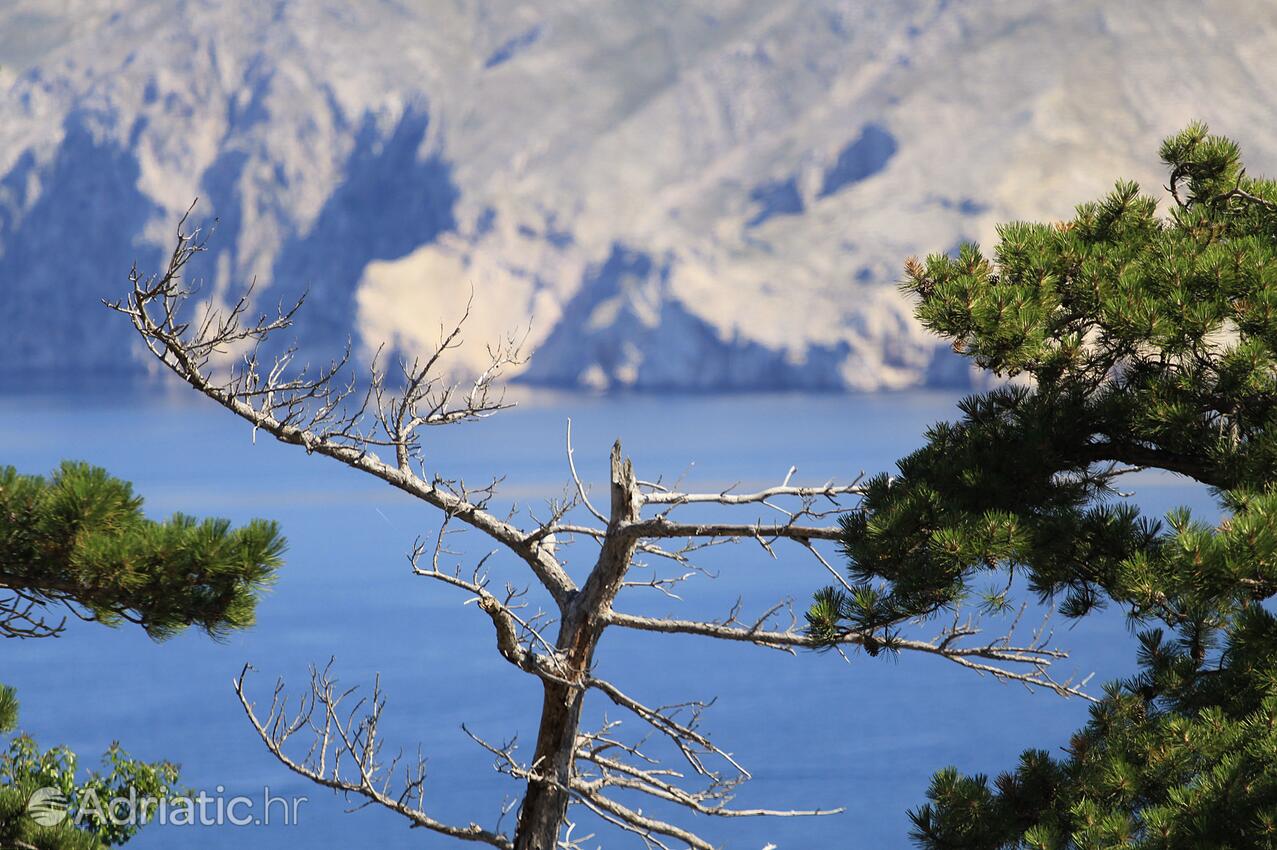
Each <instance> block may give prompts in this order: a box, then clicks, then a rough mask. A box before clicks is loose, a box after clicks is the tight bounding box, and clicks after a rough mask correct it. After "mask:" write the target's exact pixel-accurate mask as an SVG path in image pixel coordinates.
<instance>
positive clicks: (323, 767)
mask: <svg viewBox="0 0 1277 850" xmlns="http://www.w3.org/2000/svg"><path fill="white" fill-rule="evenodd" d="M330 667H331V662H330V663H329V667H325V668H324V669H323V670H322V671H319V670H315V669H314V668H312V669H311V683H310V690H309V691H308V692H307V693H306V694H304V695H303V696H302V697H301V699H300V700H299V701H298V703H297V708H296V709H295V710H294V711H293V712H292V713H291V714H290V713H288V710H287V706H286V704H285V703H286V699H285V696H284V691H283V682H282V681H280V682H279V683H277V684H276V686H275V692H274V694H273V695H272V697H271V704H270V710H269V712H268V713H267V715H266V716H265V717H264V718H263V717H260V716H259V715H258V714H257V711H256V709H255V707H254V705H253V703H252V702H250V701H249V698H248V696H247V694H246V693H245V691H244V682H245V679H246V677H247V675H248V672H249V671H250V670H251V669H252V668H251V667H250V666H248V665H245V666H244V669H243V670H242V671H241V672H240V675H239V677H238V678H236V679H235V682H234V684H235V693H236V695H237V696H238V697H239V701H240V704H241V705H242V706H243V707H244V712H245V713H246V714H247V715H248V719H249V722H250V723H252V724H253V728H254V729H256V730H257V734H258V736H259V737H260V738H261V739H262V742H263V743H264V744H265V745H266V748H267V749H268V750H270V752H271V754H272V755H274V756H275V758H276V759H278V760H279V761H280V763H282V764H283V765H284V766H285V767H287V768H288V769H289V770H291V771H293V772H294V773H296V774H298V775H300V776H304V777H306V778H307V779H309V780H310V781H312V782H315V783H317V784H319V785H323V786H324V787H327V788H332V789H333V790H334V791H338V792H340V793H342V794H344V795H346V796H347V797H348V798H349V797H352V796H353V797H359V798H363V800H364V801H365V802H364V805H369V804H376V805H378V806H381V807H383V808H386V809H389V810H390V811H392V812H395V813H397V814H400V815H402V816H404V817H406V818H407V819H408V820H409V821H411V822H412V824H413V826H418V827H424V828H425V829H429V830H431V831H433V832H438V833H441V834H443V835H448V836H451V837H453V838H460V839H464V840H466V841H476V842H480V843H483V844H490V845H492V846H493V847H500V848H503V850H511V848H513V847H514V843H513V841H511V839H509V838H508V837H506V836H505V835H504V834H501V833H497V832H493V831H490V830H487V829H484V828H483V827H481V826H479V825H478V824H477V823H470V824H468V825H466V826H454V825H451V824H446V823H443V822H442V821H438V820H435V819H434V818H432V817H430V816H429V815H428V814H426V812H425V811H424V810H423V804H424V800H425V781H426V765H425V760H424V759H422V758H421V757H420V756H418V758H417V760H416V763H415V764H414V765H412V766H409V767H406V768H405V769H404V779H403V787H402V789H401V790H399V791H398V792H397V793H396V792H395V791H394V790H392V788H393V785H394V783H395V776H396V774H397V768H398V766H399V762H400V758H399V756H395V757H394V758H392V759H390V760H389V761H383V759H382V757H381V749H382V745H381V741H380V739H379V738H378V737H377V734H378V723H379V721H380V719H381V713H382V710H383V709H384V707H385V699H384V698H383V697H382V695H381V690H380V685H379V684H378V685H376V686H374V689H373V694H372V699H371V701H365V700H362V699H359V700H356V701H355V703H354V705H353V706H351V707H349V708H348V709H347V708H344V707H343V703H344V702H347V701H348V700H349V699H350V698H351V697H353V695H354V693H355V691H354V689H353V688H352V689H348V690H344V691H343V690H339V689H338V687H337V683H336V681H335V680H334V679H333V678H332V677H331V675H330ZM303 730H306V731H307V732H308V733H309V734H310V736H311V737H312V741H311V742H310V744H309V748H308V749H307V750H306V752H305V754H304V755H302V756H301V757H300V758H294V757H293V756H291V755H289V754H288V753H287V752H286V749H285V748H286V747H287V745H288V743H289V741H290V739H292V738H293V736H294V735H296V734H297V733H298V732H301V731H303Z"/></svg>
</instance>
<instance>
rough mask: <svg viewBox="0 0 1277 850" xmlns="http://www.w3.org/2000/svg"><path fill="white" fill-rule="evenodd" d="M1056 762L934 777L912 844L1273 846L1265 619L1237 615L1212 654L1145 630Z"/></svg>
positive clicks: (1274, 738)
mask: <svg viewBox="0 0 1277 850" xmlns="http://www.w3.org/2000/svg"><path fill="white" fill-rule="evenodd" d="M1141 643H1142V647H1141V653H1140V655H1141V667H1142V672H1141V674H1140V675H1139V676H1136V677H1135V678H1133V679H1131V680H1129V681H1126V682H1122V683H1119V684H1116V685H1114V686H1111V687H1110V689H1109V691H1108V693H1107V695H1106V697H1105V699H1104V700H1103V701H1102V702H1100V703H1099V704H1097V705H1096V706H1095V707H1094V708H1092V710H1091V720H1090V722H1089V723H1088V724H1087V725H1086V727H1085V728H1084V729H1083V730H1082V731H1081V732H1079V733H1077V734H1076V735H1074V736H1073V739H1072V741H1071V742H1070V743H1069V746H1068V748H1067V750H1066V754H1065V758H1063V759H1061V760H1058V761H1057V760H1055V759H1052V758H1051V757H1050V756H1049V755H1048V754H1047V753H1045V752H1042V751H1038V750H1031V751H1029V752H1026V753H1025V754H1024V755H1023V756H1021V759H1020V764H1019V766H1018V767H1017V768H1016V770H1014V771H1012V772H1008V773H1005V774H1003V775H1001V776H999V777H998V778H997V780H996V781H995V782H994V783H993V785H992V787H990V785H989V782H988V779H987V777H984V776H971V777H966V776H961V775H959V774H958V772H957V771H956V770H955V769H953V768H949V769H947V770H944V771H941V772H940V773H938V774H936V777H935V779H934V780H933V781H932V783H931V788H930V790H929V791H928V792H927V796H928V798H929V799H930V801H931V802H930V803H928V804H926V805H924V806H922V807H921V808H919V809H918V810H916V811H914V812H911V813H910V817H911V818H912V820H913V823H914V830H913V837H914V840H915V842H916V843H917V844H918V845H919V846H921V847H927V848H942V847H943V848H953V850H958V848H961V850H1001V848H1007V850H1010V848H1034V850H1065V848H1078V850H1101V848H1118V847H1122V848H1136V849H1137V850H1180V848H1183V850H1189V848H1207V847H1210V848H1238V850H1240V848H1255V850H1259V848H1272V847H1277V619H1275V618H1274V617H1273V616H1272V615H1271V614H1269V613H1268V612H1267V611H1265V610H1263V609H1262V608H1260V607H1258V606H1249V607H1247V608H1246V609H1244V610H1243V611H1241V612H1240V613H1239V614H1238V616H1237V619H1236V622H1235V623H1234V626H1233V628H1232V630H1231V634H1230V637H1229V640H1228V644H1227V647H1226V648H1225V650H1224V652H1223V654H1222V656H1221V658H1220V659H1219V661H1218V662H1216V663H1213V664H1210V665H1206V664H1203V663H1202V662H1200V661H1198V660H1195V659H1194V657H1193V653H1192V652H1191V651H1190V650H1188V649H1186V648H1185V647H1183V646H1180V645H1176V644H1168V643H1166V642H1165V641H1164V639H1163V635H1162V634H1161V633H1160V632H1159V631H1156V630H1154V631H1151V632H1148V633H1146V634H1145V635H1143V636H1142V638H1141Z"/></svg>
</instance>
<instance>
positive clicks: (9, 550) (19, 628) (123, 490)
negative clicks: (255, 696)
mask: <svg viewBox="0 0 1277 850" xmlns="http://www.w3.org/2000/svg"><path fill="white" fill-rule="evenodd" d="M283 551H284V541H283V538H281V537H280V535H279V531H278V528H277V527H276V525H275V523H272V522H265V521H261V520H255V521H253V522H250V523H249V524H248V525H245V526H243V527H241V528H237V529H233V528H231V524H230V523H229V522H228V521H226V520H220V519H210V520H203V521H199V520H195V519H193V518H191V517H187V516H183V515H181V514H178V515H176V516H174V517H173V518H171V519H169V520H168V521H166V522H156V521H153V520H150V519H147V518H146V517H145V516H143V514H142V500H141V498H139V497H137V496H135V495H134V494H133V489H132V487H131V486H130V485H129V484H128V483H126V482H123V481H120V480H118V479H115V478H112V477H111V476H109V475H108V474H107V473H106V472H105V471H103V470H101V469H98V468H96V467H91V466H88V465H86V464H80V463H64V464H63V465H62V466H61V468H60V469H58V471H57V472H55V473H54V474H53V476H52V477H51V478H50V479H49V480H47V481H46V480H45V479H43V478H40V477H36V476H27V475H19V474H18V473H17V472H16V471H15V470H14V469H13V468H11V467H7V468H0V587H3V588H4V589H5V590H6V591H7V592H8V598H7V599H5V600H4V601H3V602H0V634H3V635H4V636H6V637H10V638H30V637H49V636H53V635H56V634H57V633H58V631H59V627H58V625H57V624H52V625H50V624H48V623H46V622H45V621H44V620H43V619H42V618H41V617H40V614H39V612H40V611H41V610H43V609H45V608H47V607H49V606H57V605H64V606H66V608H68V609H70V610H71V611H72V612H74V613H75V614H76V615H77V616H80V617H84V618H86V619H92V620H96V621H98V622H102V623H105V624H108V625H115V624H118V623H120V622H124V621H128V622H134V623H138V624H139V625H141V626H142V627H143V628H144V629H146V631H147V633H148V634H149V635H151V637H153V638H156V639H163V638H166V637H169V636H171V635H173V634H175V633H177V632H179V631H181V630H182V629H184V628H186V627H188V626H192V625H193V626H196V627H198V628H200V629H201V630H203V631H204V632H206V633H208V634H209V635H211V636H213V637H220V636H223V635H225V634H226V633H227V632H228V631H230V630H233V629H240V628H245V627H247V626H250V625H252V623H253V616H254V610H255V607H256V602H257V596H258V594H259V593H260V592H261V591H262V590H263V589H264V588H265V587H266V586H268V585H269V583H270V582H271V580H272V579H273V577H274V574H275V571H276V569H277V568H278V567H279V565H280V563H281V555H282V554H283ZM17 714H18V703H17V699H16V695H15V694H14V691H13V689H12V688H9V687H7V686H3V685H0V732H10V731H12V730H13V729H14V728H15V726H16V724H17ZM177 778H178V772H177V767H176V766H175V765H172V764H169V763H167V762H155V763H149V762H142V761H137V760H135V759H131V758H129V757H128V755H127V754H126V753H125V752H124V751H123V750H121V749H120V747H119V745H118V744H113V745H112V746H111V748H110V749H109V750H108V751H107V753H106V755H105V756H103V769H102V770H101V771H97V772H93V771H90V772H88V773H87V774H85V775H83V777H81V776H80V774H79V773H78V771H77V763H76V755H75V753H73V752H72V751H70V750H68V749H67V748H65V747H54V748H52V749H50V750H48V751H43V752H42V751H41V750H40V749H39V748H38V747H37V746H36V744H35V742H34V741H33V740H32V739H31V738H29V737H27V736H26V735H17V736H15V737H13V738H12V739H11V741H10V743H9V749H8V751H7V753H5V754H4V755H2V756H0V847H29V848H38V849H39V850H99V848H105V847H109V846H113V845H118V844H123V843H124V842H126V841H128V840H129V839H130V838H132V837H133V835H134V834H135V833H136V832H137V830H138V829H139V828H140V827H141V826H142V825H143V824H145V823H146V822H148V821H149V820H151V818H152V817H153V816H154V810H153V809H152V810H150V811H147V812H145V813H139V814H137V815H136V816H128V810H127V809H126V808H122V807H120V806H113V802H112V801H115V800H119V799H123V800H130V799H131V800H138V801H141V800H144V799H149V800H153V801H159V800H169V799H172V798H174V797H175V796H176V795H177V793H178V792H177V791H176V788H175V785H176V782H177ZM48 789H52V790H53V791H56V792H57V794H58V795H59V803H60V802H63V801H64V802H65V804H66V807H65V812H66V817H65V819H61V820H58V821H57V822H55V823H48V824H44V825H41V824H40V823H37V821H36V820H35V819H33V815H32V812H31V810H30V806H31V804H32V795H33V794H36V792H37V791H40V792H41V793H42V794H43V793H49V791H48ZM58 808H59V810H60V809H61V806H60V805H59V806H58Z"/></svg>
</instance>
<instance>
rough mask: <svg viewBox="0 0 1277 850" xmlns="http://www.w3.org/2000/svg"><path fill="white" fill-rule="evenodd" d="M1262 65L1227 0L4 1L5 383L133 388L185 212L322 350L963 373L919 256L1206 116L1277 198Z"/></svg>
mask: <svg viewBox="0 0 1277 850" xmlns="http://www.w3.org/2000/svg"><path fill="white" fill-rule="evenodd" d="M23 34H25V36H26V37H25V38H24V37H23ZM1274 56H1277V10H1270V9H1268V8H1265V7H1262V6H1257V5H1255V4H1248V3H1241V2H1208V3H1205V4H1201V3H1190V2H1186V0H1185V2H1179V0H1177V2H1171V3H1167V4H1161V5H1159V6H1158V8H1157V9H1150V8H1148V7H1146V6H1143V5H1141V4H1124V5H1123V6H1121V7H1115V6H1113V5H1112V4H1104V3H1102V2H1100V0H1087V1H1086V2H1079V3H1048V4H1037V5H1035V6H1033V7H1032V8H1026V7H1024V6H1020V5H1019V4H1007V3H1002V2H997V0H975V1H974V2H968V3H963V4H957V3H948V2H943V0H905V2H900V3H896V4H890V5H889V6H888V5H873V6H865V5H864V4H859V3H854V2H849V1H848V2H843V0H779V1H778V2H763V0H712V2H706V3H703V4H697V5H695V6H692V5H686V6H675V7H670V8H663V9H662V10H661V11H659V12H652V11H648V12H644V11H643V10H640V9H637V8H636V7H635V4H630V3H627V2H625V0H573V2H552V0H538V2H525V3H521V4H519V5H518V6H510V5H509V4H500V3H495V2H489V0H458V2H447V3H445V2H435V3H430V4H422V5H420V6H411V7H404V6H401V5H399V4H396V3H393V2H390V0H359V1H358V2H346V3H338V2H328V0H312V2H303V3H282V2H277V3H244V2H240V3H224V4H214V5H201V4H197V3H190V2H179V3H176V4H172V3H161V2H156V0H66V2H65V3H64V4H62V7H61V10H60V12H59V13H58V14H51V13H49V12H48V6H47V4H42V3H41V2H39V0H13V2H11V3H10V4H9V5H8V6H7V7H6V8H4V9H0V66H4V70H0V293H2V294H0V298H3V302H4V304H3V306H4V309H5V315H6V317H7V318H6V331H7V332H6V334H5V335H4V336H3V338H0V372H8V373H10V374H11V375H37V374H45V375H66V374H71V373H80V372H83V373H96V372H101V371H118V372H122V373H128V374H134V373H135V374H142V373H144V372H145V370H146V369H147V368H148V367H147V364H145V362H144V361H143V359H142V358H141V355H140V354H139V353H138V351H137V347H136V346H135V345H134V342H133V340H132V339H131V332H130V329H129V328H128V327H127V326H126V325H124V323H122V322H120V321H119V320H118V318H113V317H111V316H108V315H105V313H104V311H102V310H101V308H100V306H98V302H99V300H100V299H101V298H104V297H106V298H110V297H118V296H119V295H120V294H122V293H123V292H124V290H125V288H126V286H127V280H126V276H127V273H128V269H129V266H130V265H131V263H132V262H133V261H135V260H136V261H137V262H138V263H139V266H140V267H142V268H143V269H148V268H149V269H153V268H155V267H156V265H157V264H158V263H159V262H160V260H161V259H162V257H163V256H164V252H165V249H166V247H167V246H168V245H169V244H170V243H171V240H172V232H173V227H174V226H175V224H176V222H177V220H178V218H179V217H180V215H181V213H182V211H184V210H185V209H186V207H187V206H188V205H189V204H190V202H191V200H192V199H193V198H195V197H197V196H198V197H200V198H201V201H200V204H199V206H198V207H197V208H196V217H197V219H200V220H204V219H212V218H214V217H216V218H217V219H218V220H219V226H218V231H217V234H216V235H215V237H214V240H213V242H212V243H211V249H210V253H209V255H207V256H205V257H203V258H201V260H202V264H201V266H200V268H199V269H197V271H199V272H201V273H202V274H203V275H205V276H206V277H207V285H206V288H205V290H204V291H205V292H206V293H207V295H208V297H211V298H213V299H217V300H219V301H222V302H225V301H227V300H229V299H231V298H233V297H235V296H236V295H237V294H238V293H239V292H241V291H242V290H243V287H245V286H246V285H247V283H248V282H249V281H251V280H254V279H256V280H257V282H258V283H257V286H258V288H257V290H256V292H257V294H258V297H259V298H260V299H261V301H260V303H261V304H262V305H263V306H270V305H273V304H275V303H276V302H278V301H289V300H292V299H293V298H295V297H297V296H298V295H300V294H301V292H303V291H309V292H310V298H309V303H308V305H307V306H306V308H305V309H304V310H303V312H302V313H301V314H300V316H299V325H298V337H299V339H300V341H301V342H302V343H303V354H304V356H305V357H306V358H308V359H311V360H313V361H322V360H325V359H326V358H327V357H329V356H331V355H332V354H333V353H335V352H337V351H339V350H340V349H341V347H342V346H343V345H344V342H345V340H346V339H347V338H350V339H352V340H353V341H354V343H355V345H356V348H357V350H358V351H359V352H360V353H362V354H363V355H365V356H366V355H367V354H368V353H369V352H371V351H373V350H375V349H376V348H377V346H378V345H380V344H381V343H383V342H385V343H387V344H389V345H390V346H391V347H392V348H394V349H397V350H399V351H403V352H415V351H419V350H422V349H428V348H429V347H430V346H431V345H432V343H433V342H434V341H435V340H436V339H437V335H438V328H439V326H440V325H441V324H446V323H448V322H450V321H454V320H455V319H456V318H457V317H458V316H459V315H460V314H461V311H462V310H463V309H464V307H465V304H466V302H467V300H468V299H469V296H470V293H471V292H473V293H474V302H475V306H474V310H473V313H472V316H471V326H470V328H469V330H468V332H467V338H468V341H469V344H468V346H467V347H466V348H465V349H463V350H462V351H461V352H460V353H459V359H457V360H456V361H455V363H454V366H455V368H456V369H457V370H458V371H460V372H464V371H466V370H467V369H472V368H475V367H476V366H477V365H478V364H479V363H480V361H481V359H482V356H483V348H484V345H483V343H484V342H486V341H487V340H489V339H492V338H495V337H497V336H499V335H501V334H503V333H506V332H508V331H511V330H514V329H517V328H524V327H528V326H529V324H530V330H529V345H530V347H531V348H532V349H533V350H534V354H533V356H532V358H531V360H530V362H529V363H528V365H527V367H526V371H524V372H523V373H522V374H521V375H519V376H517V377H518V378H519V379H521V380H524V381H526V382H529V383H535V384H542V385H551V386H559V387H583V388H589V389H598V390H607V389H625V388H628V389H639V390H644V389H647V390H653V391H656V390H671V389H673V390H693V389H695V390H731V391H741V390H774V389H799V388H807V389H822V390H824V389H835V390H836V389H844V390H877V389H900V388H907V387H911V386H924V385H936V384H964V383H968V382H969V381H970V380H971V379H972V378H971V376H970V373H969V371H968V370H967V368H966V366H965V365H964V364H962V363H960V362H958V361H957V359H956V358H954V357H953V356H952V355H951V354H950V353H949V352H948V350H947V348H945V347H944V346H942V345H940V344H939V343H938V342H937V341H936V340H935V339H933V338H931V337H930V336H928V335H927V334H926V333H925V332H924V331H923V330H922V329H921V328H920V327H919V326H918V325H917V323H916V322H915V321H914V320H913V319H912V315H911V309H910V305H909V304H908V303H907V301H906V300H905V299H904V297H903V296H902V295H901V294H900V293H899V292H898V291H897V290H896V287H895V282H896V280H897V279H898V278H899V274H900V273H899V269H900V266H901V263H902V262H903V260H904V258H906V257H907V256H910V255H913V254H921V253H929V252H943V251H950V250H953V249H954V247H955V246H956V245H957V244H959V243H960V242H961V241H963V240H967V239H979V240H982V241H986V242H987V241H988V240H990V239H991V238H992V236H993V228H994V226H995V225H996V223H997V222H999V221H1004V220H1011V219H1018V218H1026V219H1040V218H1054V217H1061V216H1065V215H1068V214H1069V212H1070V210H1071V208H1072V206H1073V205H1074V204H1075V203H1077V202H1080V201H1084V200H1088V199H1089V198H1091V197H1094V196H1095V195H1096V194H1098V193H1101V192H1103V191H1105V190H1106V189H1107V188H1108V187H1109V186H1110V185H1111V184H1112V181H1113V180H1114V179H1116V178H1118V177H1135V178H1138V179H1140V180H1142V181H1143V182H1144V183H1145V185H1146V186H1147V187H1148V188H1149V189H1150V190H1153V189H1155V188H1156V187H1157V186H1158V185H1159V182H1160V180H1161V179H1162V178H1161V175H1160V174H1159V171H1158V167H1157V163H1156V161H1155V152H1156V146H1157V143H1158V141H1159V140H1160V138H1161V137H1162V136H1163V135H1166V134H1168V133H1170V132H1172V131H1174V130H1175V129H1177V128H1178V127H1180V126H1182V125H1183V124H1184V123H1186V122H1187V121H1189V120H1192V119H1195V118H1204V119H1206V120H1208V121H1211V122H1212V123H1213V124H1214V125H1215V128H1216V129H1217V130H1218V131H1220V132H1225V133H1227V134H1229V135H1232V136H1234V137H1236V138H1238V139H1239V141H1241V143H1242V144H1243V146H1244V147H1245V149H1246V153H1247V158H1248V161H1250V162H1253V163H1256V164H1257V167H1258V168H1265V169H1267V170H1269V171H1271V170H1272V169H1273V167H1274V166H1277V134H1274V133H1273V132H1272V130H1273V125H1274V118H1273V116H1274V115H1275V114H1277V112H1274V110H1273V107H1274V105H1275V104H1274V99H1275V98H1274V95H1273V94H1271V93H1270V92H1269V90H1268V87H1267V86H1266V85H1265V83H1264V81H1265V80H1268V79H1273V78H1274V73H1275V72H1277V59H1274V58H1272V57H1274Z"/></svg>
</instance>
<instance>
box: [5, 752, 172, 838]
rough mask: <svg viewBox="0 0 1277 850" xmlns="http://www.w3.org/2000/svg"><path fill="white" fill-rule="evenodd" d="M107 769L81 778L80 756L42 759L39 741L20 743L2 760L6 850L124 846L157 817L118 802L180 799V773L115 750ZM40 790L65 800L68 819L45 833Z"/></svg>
mask: <svg viewBox="0 0 1277 850" xmlns="http://www.w3.org/2000/svg"><path fill="white" fill-rule="evenodd" d="M102 766H103V770H102V771H100V772H98V771H91V772H89V773H88V774H87V775H85V776H84V777H83V778H79V777H78V774H77V765H76V756H75V753H73V752H71V751H70V750H68V749H67V748H65V747H54V748H52V749H50V750H48V751H46V752H41V751H40V749H39V748H38V747H37V746H36V744H35V742H34V741H33V740H32V739H31V738H29V737H27V736H26V735H18V736H16V737H15V738H14V739H13V740H12V741H11V742H10V744H9V750H8V752H6V753H5V754H4V755H3V756H0V847H23V846H31V847H37V848H40V850H99V848H105V847H110V846H113V845H119V844H123V843H125V842H126V841H128V840H129V839H130V838H132V837H133V836H134V835H135V834H136V833H137V831H138V829H139V828H141V826H143V825H144V824H145V823H146V822H148V821H150V820H151V819H152V818H153V817H154V814H155V809H154V808H151V809H148V810H146V811H145V812H144V813H142V814H138V815H136V816H134V815H133V814H132V813H131V812H130V809H129V806H130V805H133V810H132V811H134V812H139V811H141V808H140V806H138V805H136V804H131V803H128V802H120V803H117V804H115V805H114V806H113V805H112V801H116V800H119V801H130V800H133V801H141V800H143V799H149V800H153V801H159V800H170V799H173V798H174V797H176V796H177V795H178V794H179V791H178V789H177V787H176V783H177V777H178V770H177V767H176V765H173V764H169V763H167V762H156V763H147V762H141V761H136V760H134V759H131V758H129V757H128V755H127V754H126V753H124V752H123V751H122V750H121V749H120V747H119V745H118V744H112V746H111V748H110V749H109V750H108V751H107V753H106V755H104V756H103V758H102ZM40 789H52V790H54V791H56V792H57V793H58V795H59V797H58V803H57V809H58V810H59V811H65V818H63V819H61V820H60V821H59V822H57V823H53V824H48V825H43V826H42V825H40V824H38V823H36V821H35V820H33V819H32V817H31V812H30V810H29V806H30V804H31V800H32V795H33V794H35V793H36V792H37V790H40ZM64 806H65V808H64Z"/></svg>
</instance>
